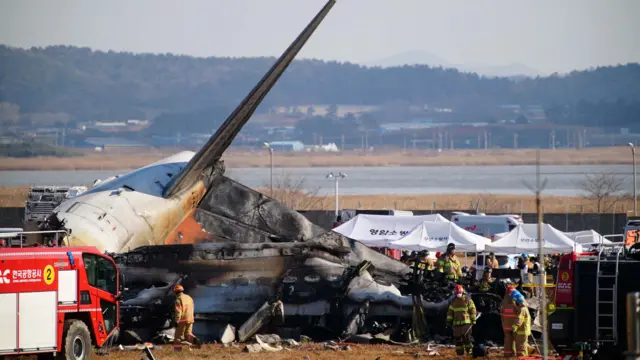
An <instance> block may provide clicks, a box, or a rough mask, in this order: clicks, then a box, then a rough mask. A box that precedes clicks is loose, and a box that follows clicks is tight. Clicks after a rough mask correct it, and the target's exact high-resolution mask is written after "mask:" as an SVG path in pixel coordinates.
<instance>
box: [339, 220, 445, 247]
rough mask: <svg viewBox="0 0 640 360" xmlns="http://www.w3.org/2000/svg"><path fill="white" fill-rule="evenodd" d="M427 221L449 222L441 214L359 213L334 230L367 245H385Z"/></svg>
mask: <svg viewBox="0 0 640 360" xmlns="http://www.w3.org/2000/svg"><path fill="white" fill-rule="evenodd" d="M425 221H438V222H449V220H447V219H446V218H445V217H444V216H442V215H440V214H432V215H420V216H393V215H369V214H359V215H357V216H356V217H354V218H353V219H351V220H349V221H347V222H345V223H344V224H342V225H340V226H338V227H336V228H335V229H333V231H335V232H338V233H340V234H342V235H344V236H346V237H348V238H351V239H354V240H358V241H360V242H362V243H363V244H365V245H367V246H375V247H385V246H386V245H387V243H388V242H390V241H395V240H398V239H400V238H402V237H403V236H405V235H406V234H408V233H409V232H410V231H411V230H413V228H415V227H416V226H418V225H420V224H422V223H423V222H425Z"/></svg>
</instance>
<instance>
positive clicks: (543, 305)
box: [525, 149, 549, 360]
mask: <svg viewBox="0 0 640 360" xmlns="http://www.w3.org/2000/svg"><path fill="white" fill-rule="evenodd" d="M546 185H547V179H546V178H545V179H544V181H542V182H540V149H538V150H537V152H536V187H535V188H534V187H532V186H530V185H529V184H527V183H526V182H525V186H526V187H528V188H529V189H530V190H532V191H533V192H534V193H535V194H536V208H537V212H538V261H539V262H540V263H541V264H544V236H543V234H542V199H541V196H540V195H541V193H542V190H544V188H545V186H546ZM541 270H542V271H541V274H540V281H539V283H538V286H540V292H541V293H542V296H541V298H540V310H541V312H540V318H541V321H540V325H541V326H542V358H543V359H545V360H546V359H547V356H548V355H549V331H548V329H547V294H546V291H545V290H546V289H545V287H544V279H545V277H546V276H547V274H546V271H545V268H544V266H542V269H541Z"/></svg>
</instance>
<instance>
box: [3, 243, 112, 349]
mask: <svg viewBox="0 0 640 360" xmlns="http://www.w3.org/2000/svg"><path fill="white" fill-rule="evenodd" d="M122 280H123V279H121V276H120V273H119V272H118V268H117V267H116V264H115V262H114V261H113V259H112V258H111V257H109V256H106V255H103V254H101V253H100V252H99V251H98V249H97V248H95V247H54V248H51V247H47V248H3V249H0V324H2V325H1V328H2V336H0V357H3V356H10V355H27V354H32V355H36V354H37V355H47V354H58V355H59V357H60V358H64V359H69V360H71V359H73V360H86V359H90V358H91V355H92V345H95V346H97V347H101V346H103V345H104V344H105V342H106V341H107V339H109V338H110V337H111V336H113V335H114V333H115V332H116V329H117V328H118V326H119V316H118V314H119V305H118V299H119V298H120V294H121V292H122V286H123V281H122Z"/></svg>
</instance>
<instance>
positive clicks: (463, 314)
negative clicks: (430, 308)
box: [447, 285, 476, 355]
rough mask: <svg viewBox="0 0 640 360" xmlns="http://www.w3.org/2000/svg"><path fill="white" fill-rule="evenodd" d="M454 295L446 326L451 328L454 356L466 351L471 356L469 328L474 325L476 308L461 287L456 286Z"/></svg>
mask: <svg viewBox="0 0 640 360" xmlns="http://www.w3.org/2000/svg"><path fill="white" fill-rule="evenodd" d="M454 294H455V298H454V299H453V301H451V304H450V305H449V311H448V312H447V325H448V326H453V340H454V342H455V344H456V354H458V355H464V353H465V351H466V352H467V354H468V355H471V349H472V345H471V327H472V326H473V325H475V324H476V306H475V304H474V303H473V300H471V297H469V296H466V295H465V294H464V288H463V287H462V285H457V286H456V288H455V290H454Z"/></svg>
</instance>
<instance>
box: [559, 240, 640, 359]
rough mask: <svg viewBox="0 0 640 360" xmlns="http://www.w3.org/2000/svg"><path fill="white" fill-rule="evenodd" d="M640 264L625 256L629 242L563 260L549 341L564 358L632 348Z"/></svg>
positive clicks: (571, 255) (610, 245)
mask: <svg viewBox="0 0 640 360" xmlns="http://www.w3.org/2000/svg"><path fill="white" fill-rule="evenodd" d="M639 273H640V261H637V260H634V259H632V258H629V257H627V256H625V251H624V243H613V244H609V245H604V244H601V245H600V247H599V248H598V249H597V250H595V251H591V252H584V253H575V252H573V253H569V254H564V255H562V256H561V258H560V263H559V265H558V276H557V286H556V290H555V311H553V313H551V314H550V315H549V321H548V324H549V340H550V341H551V343H552V344H553V346H554V347H555V349H556V350H557V351H558V352H560V353H561V354H578V353H580V352H585V351H588V352H595V351H599V352H600V354H607V355H611V356H612V358H615V357H614V356H613V354H621V353H622V351H624V350H625V349H626V347H627V337H626V336H625V334H626V326H627V324H626V318H625V301H626V300H625V299H626V295H627V294H628V293H631V292H636V291H640V281H637V280H636V278H637V276H638V274H639Z"/></svg>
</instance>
